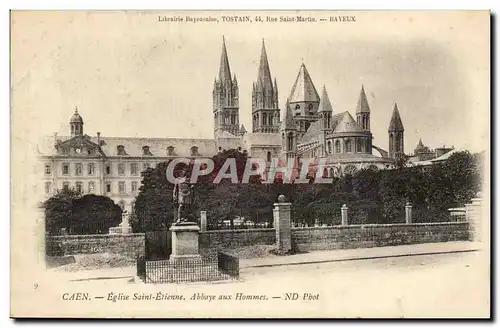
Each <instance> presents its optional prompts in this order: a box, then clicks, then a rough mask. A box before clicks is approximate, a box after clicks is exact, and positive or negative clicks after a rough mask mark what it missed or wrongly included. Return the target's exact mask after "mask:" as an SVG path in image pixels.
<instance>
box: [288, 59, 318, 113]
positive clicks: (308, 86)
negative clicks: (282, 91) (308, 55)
mask: <svg viewBox="0 0 500 328" xmlns="http://www.w3.org/2000/svg"><path fill="white" fill-rule="evenodd" d="M289 99H290V103H299V102H319V100H320V99H319V95H318V92H317V91H316V87H315V86H314V83H313V82H312V79H311V76H310V75H309V72H308V71H307V68H306V65H304V63H302V65H300V69H299V73H298V74H297V78H296V79H295V83H294V84H293V87H292V91H291V92H290V96H289Z"/></svg>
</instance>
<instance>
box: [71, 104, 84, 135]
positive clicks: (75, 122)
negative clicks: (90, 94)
mask: <svg viewBox="0 0 500 328" xmlns="http://www.w3.org/2000/svg"><path fill="white" fill-rule="evenodd" d="M69 126H70V129H71V137H76V136H82V135H83V119H82V117H81V116H80V114H78V108H75V113H74V114H73V116H71V119H70V120H69Z"/></svg>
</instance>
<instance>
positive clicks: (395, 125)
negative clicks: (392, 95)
mask: <svg viewBox="0 0 500 328" xmlns="http://www.w3.org/2000/svg"><path fill="white" fill-rule="evenodd" d="M404 130H405V128H404V126H403V121H401V116H399V110H398V104H396V103H394V109H393V110H392V117H391V122H390V124H389V132H396V131H397V132H404ZM420 142H422V140H420Z"/></svg>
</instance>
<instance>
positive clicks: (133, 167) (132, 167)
mask: <svg viewBox="0 0 500 328" xmlns="http://www.w3.org/2000/svg"><path fill="white" fill-rule="evenodd" d="M130 174H131V175H138V174H139V165H137V163H131V164H130Z"/></svg>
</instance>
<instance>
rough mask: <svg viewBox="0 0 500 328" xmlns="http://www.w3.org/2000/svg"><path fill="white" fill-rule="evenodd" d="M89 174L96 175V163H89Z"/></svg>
mask: <svg viewBox="0 0 500 328" xmlns="http://www.w3.org/2000/svg"><path fill="white" fill-rule="evenodd" d="M87 174H88V175H94V174H95V164H94V163H89V164H88V165H87Z"/></svg>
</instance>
